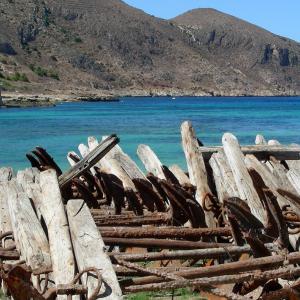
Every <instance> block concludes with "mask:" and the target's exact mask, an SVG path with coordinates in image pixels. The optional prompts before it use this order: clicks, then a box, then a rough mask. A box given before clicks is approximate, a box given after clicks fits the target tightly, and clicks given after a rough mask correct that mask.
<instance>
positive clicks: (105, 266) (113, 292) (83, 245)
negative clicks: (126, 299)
mask: <svg viewBox="0 0 300 300" xmlns="http://www.w3.org/2000/svg"><path fill="white" fill-rule="evenodd" d="M67 213H68V220H69V225H70V231H71V237H72V242H73V246H74V252H75V256H76V261H77V266H78V269H79V271H82V270H84V269H87V268H90V267H94V268H96V269H99V270H100V271H101V276H102V279H103V281H104V282H105V283H104V284H102V286H101V290H100V293H99V296H100V295H101V296H100V297H101V299H121V296H122V292H121V289H120V286H119V283H118V280H117V277H116V274H115V272H114V270H113V266H112V264H111V261H110V259H109V257H108V256H107V254H106V253H105V252H104V246H105V245H104V243H103V240H102V237H101V235H100V233H99V230H98V229H97V227H96V224H95V222H94V220H93V217H92V215H91V213H90V211H89V209H88V207H87V205H86V204H85V203H84V201H83V200H69V201H68V204H67ZM82 280H83V284H84V285H86V286H87V287H88V296H91V294H92V293H93V292H94V290H95V288H96V287H97V284H98V280H97V279H96V278H94V277H93V276H87V275H85V276H84V277H83V278H82Z"/></svg>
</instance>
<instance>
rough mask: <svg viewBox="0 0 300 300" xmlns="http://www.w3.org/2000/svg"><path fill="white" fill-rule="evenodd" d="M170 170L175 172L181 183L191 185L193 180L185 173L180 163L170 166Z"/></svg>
mask: <svg viewBox="0 0 300 300" xmlns="http://www.w3.org/2000/svg"><path fill="white" fill-rule="evenodd" d="M169 169H170V171H171V172H172V173H173V174H174V176H175V177H176V178H177V180H178V181H179V183H180V185H182V186H188V185H191V181H190V179H189V177H188V176H187V175H186V174H185V173H184V171H183V170H182V169H181V168H180V167H179V166H178V165H172V166H170V168H169Z"/></svg>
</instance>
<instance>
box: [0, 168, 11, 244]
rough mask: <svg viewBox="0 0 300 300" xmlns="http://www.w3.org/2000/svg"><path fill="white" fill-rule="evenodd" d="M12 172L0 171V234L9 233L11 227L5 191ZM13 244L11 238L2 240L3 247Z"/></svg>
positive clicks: (4, 169) (9, 170)
mask: <svg viewBox="0 0 300 300" xmlns="http://www.w3.org/2000/svg"><path fill="white" fill-rule="evenodd" d="M12 176H13V170H12V169H11V168H1V169H0V234H3V233H6V232H11V231H12V230H13V229H12V225H11V220H10V217H9V212H8V204H7V195H6V189H7V184H8V181H9V180H11V179H12ZM13 244H14V242H13V240H12V237H5V238H4V239H2V246H3V247H10V246H12V245H13Z"/></svg>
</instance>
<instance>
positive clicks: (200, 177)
mask: <svg viewBox="0 0 300 300" xmlns="http://www.w3.org/2000/svg"><path fill="white" fill-rule="evenodd" d="M181 137H182V147H183V151H184V154H185V158H186V162H187V167H188V171H189V175H190V176H189V178H190V181H191V183H192V184H193V185H194V186H196V188H197V191H196V200H197V201H198V203H199V204H200V205H201V206H203V202H204V201H203V200H204V199H205V198H206V197H207V195H211V194H212V192H211V190H210V187H209V185H208V176H207V171H206V167H205V163H204V159H203V155H202V153H203V152H202V149H201V148H202V147H200V146H199V143H198V140H197V137H196V133H195V131H194V128H193V126H192V123H191V122H183V123H182V125H181ZM205 218H206V223H207V226H208V227H216V224H215V221H214V215H213V213H212V212H206V213H205Z"/></svg>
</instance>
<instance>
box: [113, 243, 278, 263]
mask: <svg viewBox="0 0 300 300" xmlns="http://www.w3.org/2000/svg"><path fill="white" fill-rule="evenodd" d="M265 246H266V247H267V249H269V250H270V251H277V250H278V247H277V246H276V245H274V244H266V245H265ZM243 253H251V247H250V246H248V245H247V246H242V247H239V246H228V247H225V248H211V249H200V250H182V251H167V252H148V253H137V254H126V253H120V254H119V253H117V254H114V253H111V256H112V257H116V258H120V259H122V260H126V261H130V262H138V261H145V262H146V261H159V260H167V259H170V260H172V259H190V258H197V259H211V258H221V257H223V258H231V257H232V256H234V255H241V254H243Z"/></svg>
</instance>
